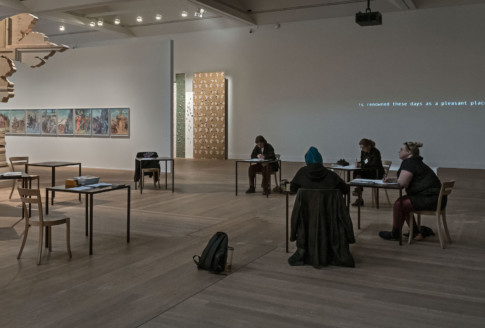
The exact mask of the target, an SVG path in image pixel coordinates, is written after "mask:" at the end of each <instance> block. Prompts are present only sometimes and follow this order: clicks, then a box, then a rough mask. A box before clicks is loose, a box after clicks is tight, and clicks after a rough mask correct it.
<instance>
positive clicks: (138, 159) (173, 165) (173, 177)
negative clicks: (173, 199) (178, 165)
mask: <svg viewBox="0 0 485 328" xmlns="http://www.w3.org/2000/svg"><path fill="white" fill-rule="evenodd" d="M135 160H137V161H139V162H140V165H139V175H140V179H143V176H142V172H141V169H142V165H141V163H142V162H145V161H153V162H165V190H167V189H168V187H167V182H168V178H167V176H168V169H167V163H168V162H172V192H174V191H175V160H174V159H173V158H171V157H146V158H138V157H137V158H135ZM140 188H141V183H140ZM136 189H137V182H136V181H135V190H136Z"/></svg>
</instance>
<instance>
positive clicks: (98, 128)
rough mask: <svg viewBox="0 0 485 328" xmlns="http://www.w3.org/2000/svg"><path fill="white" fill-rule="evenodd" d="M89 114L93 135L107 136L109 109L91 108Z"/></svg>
mask: <svg viewBox="0 0 485 328" xmlns="http://www.w3.org/2000/svg"><path fill="white" fill-rule="evenodd" d="M91 115H92V126H93V127H92V131H93V136H98V137H107V136H109V109H108V108H93V110H92V111H91Z"/></svg>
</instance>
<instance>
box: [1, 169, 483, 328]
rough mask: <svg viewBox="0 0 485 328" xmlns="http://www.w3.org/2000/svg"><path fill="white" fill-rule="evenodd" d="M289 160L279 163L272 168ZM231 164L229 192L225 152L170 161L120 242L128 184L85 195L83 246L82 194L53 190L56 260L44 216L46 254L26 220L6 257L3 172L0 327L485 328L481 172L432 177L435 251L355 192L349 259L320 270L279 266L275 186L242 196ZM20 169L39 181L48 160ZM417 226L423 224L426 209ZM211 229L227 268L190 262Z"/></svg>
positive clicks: (15, 218)
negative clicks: (172, 167) (442, 231)
mask: <svg viewBox="0 0 485 328" xmlns="http://www.w3.org/2000/svg"><path fill="white" fill-rule="evenodd" d="M300 166H301V164H300V163H284V166H283V170H284V171H283V178H288V179H291V178H292V177H293V175H294V173H295V172H296V170H297V169H298V168H299V167H300ZM241 168H242V167H241ZM240 171H242V172H241V173H240V176H239V178H240V179H239V181H240V190H239V191H240V194H239V195H238V196H237V197H236V196H235V195H234V162H233V161H197V160H177V161H176V173H177V175H176V179H175V193H171V191H170V188H169V190H168V191H167V190H155V189H154V188H153V184H152V183H151V182H147V183H146V189H145V190H144V192H143V195H140V193H139V192H138V191H136V190H134V189H133V190H132V203H131V207H132V210H131V216H132V236H131V243H130V244H127V243H126V191H116V192H110V193H105V194H100V195H95V208H94V221H95V223H94V255H92V256H90V255H89V254H88V239H87V238H86V237H85V234H84V204H80V203H79V201H78V200H77V197H76V196H75V195H69V194H58V195H57V197H56V204H55V205H54V207H53V208H52V210H54V213H57V214H59V215H68V216H70V217H71V222H72V227H71V236H72V237H71V238H72V240H71V247H72V252H73V256H72V259H71V260H68V257H67V252H66V248H65V241H64V233H65V228H64V227H63V226H60V227H54V231H53V243H54V246H53V252H52V253H50V254H45V255H44V256H43V259H42V261H43V263H42V265H40V266H37V265H36V250H37V244H36V242H37V234H36V232H37V230H36V228H33V229H32V232H31V234H29V240H28V242H27V245H26V248H25V250H24V254H23V255H22V258H21V260H17V259H16V256H17V252H18V250H19V248H20V243H21V237H22V231H23V224H24V222H23V221H20V222H19V216H20V203H19V198H18V196H17V194H15V196H14V198H12V200H10V201H9V200H8V194H9V192H10V185H9V183H6V182H1V183H0V250H1V251H0V291H1V292H0V327H8V328H11V327H56V328H59V327H143V328H152V327H352V328H355V327H413V328H418V327H467V328H471V327H480V328H483V327H485V247H484V243H485V215H484V213H485V202H484V199H485V184H484V183H483V182H484V181H485V172H484V171H480V170H452V169H441V170H439V175H440V177H441V178H442V179H456V180H457V184H456V186H455V190H454V191H453V194H452V195H451V197H450V199H449V202H448V217H449V227H450V231H451V237H452V238H453V241H454V243H453V244H451V245H449V247H448V248H447V249H445V250H442V249H441V248H440V247H439V241H438V238H437V237H431V238H428V239H426V240H425V241H422V242H418V243H415V244H413V245H407V244H405V245H403V246H399V245H397V243H396V242H389V241H384V240H381V239H380V238H379V237H378V236H377V233H378V231H380V230H387V229H390V227H391V221H392V218H391V207H390V205H388V204H386V203H384V204H382V206H381V208H380V209H379V210H377V209H375V208H371V206H370V192H368V191H367V192H366V193H365V195H364V199H365V202H366V206H365V207H364V208H363V212H362V216H363V218H362V229H360V230H357V222H356V211H355V209H354V208H352V209H351V216H352V219H353V220H354V228H355V234H356V239H357V242H356V243H355V244H354V245H352V246H351V251H352V253H353V255H354V258H355V261H356V268H340V267H327V268H324V269H320V270H318V269H314V268H313V267H290V266H289V265H288V263H287V259H288V257H289V256H290V255H291V251H294V245H291V247H292V248H291V250H290V254H287V253H286V252H285V238H284V234H285V222H284V217H285V198H284V196H283V195H280V194H271V195H270V197H269V198H266V197H263V196H262V195H261V194H260V193H257V194H252V195H246V194H245V193H244V190H245V189H246V188H247V178H246V173H245V170H243V169H241V170H240ZM32 173H37V174H39V175H40V176H41V183H42V186H41V187H46V186H48V184H49V183H50V173H49V171H48V170H47V169H43V168H36V169H32ZM83 173H84V174H92V175H99V176H100V177H101V181H103V182H123V183H132V176H133V173H132V172H129V171H110V170H95V169H85V170H84V172H83ZM74 175H76V169H74V168H69V167H66V168H62V169H59V171H58V173H57V179H58V181H57V183H58V184H62V183H63V181H64V179H66V178H69V177H72V176H74ZM169 181H170V180H169ZM162 187H163V184H162ZM169 187H170V186H169ZM43 195H44V192H43ZM396 196H397V195H396V194H392V193H391V198H394V199H395V198H396ZM381 199H382V198H381ZM291 200H293V198H291ZM290 207H291V206H290ZM424 223H425V224H426V225H428V226H430V227H432V228H433V229H435V222H434V221H432V219H431V218H429V219H427V220H426V221H424ZM217 231H225V232H227V233H228V235H229V243H230V245H232V246H233V247H234V249H235V250H234V259H233V271H232V273H231V274H229V275H214V274H210V273H208V272H205V271H198V270H197V269H196V266H195V264H194V263H193V261H192V256H193V255H194V254H201V252H202V250H203V248H204V246H205V245H206V243H207V241H208V240H209V238H210V237H211V235H212V234H213V233H215V232H217Z"/></svg>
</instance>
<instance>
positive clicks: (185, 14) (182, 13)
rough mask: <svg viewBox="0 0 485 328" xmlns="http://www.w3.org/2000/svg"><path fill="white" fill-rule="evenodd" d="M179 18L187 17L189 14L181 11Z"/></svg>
mask: <svg viewBox="0 0 485 328" xmlns="http://www.w3.org/2000/svg"><path fill="white" fill-rule="evenodd" d="M180 16H182V17H187V16H189V13H188V12H187V10H182V12H181V13H180Z"/></svg>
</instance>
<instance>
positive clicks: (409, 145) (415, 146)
mask: <svg viewBox="0 0 485 328" xmlns="http://www.w3.org/2000/svg"><path fill="white" fill-rule="evenodd" d="M404 146H406V149H407V150H409V152H410V153H411V155H413V156H419V148H420V147H423V143H422V142H412V141H406V142H405V143H404Z"/></svg>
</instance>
